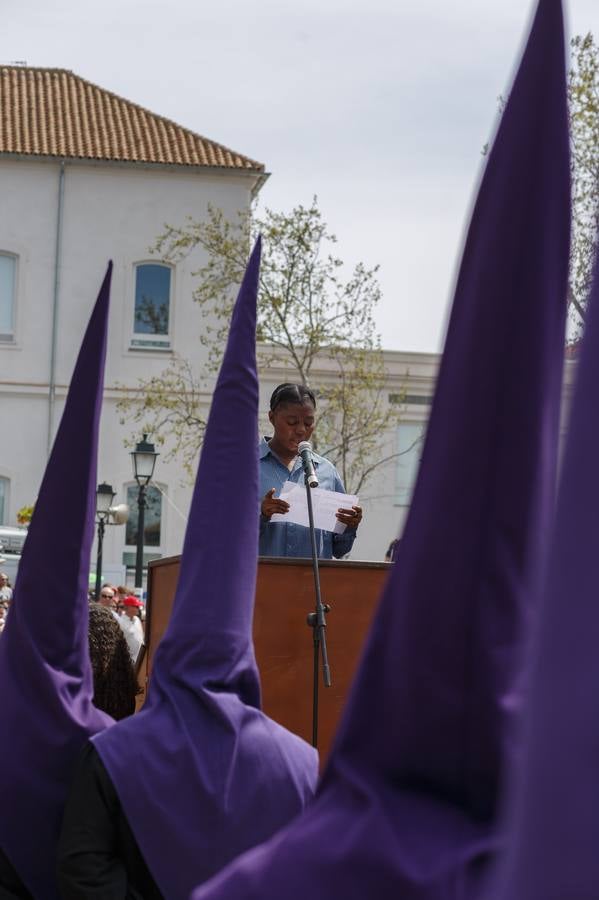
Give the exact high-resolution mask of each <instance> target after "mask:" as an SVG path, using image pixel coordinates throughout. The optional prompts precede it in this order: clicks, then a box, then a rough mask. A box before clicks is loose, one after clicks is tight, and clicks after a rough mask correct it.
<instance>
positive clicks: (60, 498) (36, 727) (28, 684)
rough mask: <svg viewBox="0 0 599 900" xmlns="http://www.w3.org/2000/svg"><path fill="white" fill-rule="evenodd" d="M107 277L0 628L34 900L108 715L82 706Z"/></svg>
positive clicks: (8, 815) (4, 843)
mask: <svg viewBox="0 0 599 900" xmlns="http://www.w3.org/2000/svg"><path fill="white" fill-rule="evenodd" d="M111 275H112V263H109V265H108V270H107V272H106V276H105V278H104V282H103V284H102V287H101V289H100V293H99V295H98V299H97V301H96V305H95V307H94V310H93V313H92V316H91V319H90V321H89V324H88V326H87V331H86V332H85V337H84V338H83V343H82V345H81V350H80V351H79V356H78V358H77V363H76V366H75V370H74V372H73V377H72V379H71V385H70V387H69V393H68V396H67V399H66V403H65V408H64V412H63V414H62V419H61V422H60V426H59V429H58V432H57V434H56V439H55V441H54V446H53V448H52V454H51V456H50V459H49V461H48V465H47V466H46V472H45V474H44V478H43V481H42V485H41V488H40V491H39V495H38V498H37V501H36V503H35V511H34V514H33V517H32V520H31V524H30V526H29V533H28V535H27V540H26V541H25V546H24V547H23V556H22V558H21V562H20V564H19V573H18V576H17V582H16V586H15V591H14V599H13V603H12V606H11V609H10V612H9V615H8V620H7V623H6V627H5V629H4V632H3V633H2V636H1V637H0V684H1V685H2V700H1V701H0V759H2V777H1V778H0V847H1V848H2V850H3V851H4V853H5V854H6V856H7V857H8V859H9V860H10V862H11V863H12V865H13V866H14V868H15V869H16V871H17V872H18V874H19V875H20V877H21V879H22V880H23V882H24V883H25V884H26V886H27V887H28V889H29V890H30V891H31V893H32V894H33V895H34V896H35V897H36V898H40V900H42V898H43V900H54V898H57V897H58V889H57V885H56V875H55V871H56V845H57V841H58V834H59V830H60V822H61V818H62V811H63V808H64V804H65V800H66V795H67V791H68V789H69V786H70V783H71V778H72V774H73V767H74V764H75V762H76V760H77V757H78V755H79V753H80V751H81V749H82V747H83V746H84V744H85V742H86V740H88V738H89V737H90V736H91V735H93V734H96V733H97V732H98V731H102V729H104V728H106V726H107V725H110V724H112V721H113V720H112V719H111V718H110V716H107V715H106V714H105V713H103V712H100V710H98V709H96V707H95V706H93V705H92V697H93V678H92V668H91V663H90V659H89V647H88V599H87V590H88V578H89V566H90V554H91V547H92V542H93V537H94V515H95V506H96V468H97V453H98V426H99V420H100V410H101V407H102V391H103V384H104V360H105V356H106V331H107V323H108V308H109V298H110V279H111ZM65 509H66V511H65Z"/></svg>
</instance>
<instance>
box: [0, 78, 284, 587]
mask: <svg viewBox="0 0 599 900" xmlns="http://www.w3.org/2000/svg"><path fill="white" fill-rule="evenodd" d="M200 130H201V129H200ZM266 177H267V176H266V173H265V169H264V165H263V164H262V163H260V162H256V161H255V160H254V159H252V158H250V156H246V155H244V154H243V153H240V152H238V151H235V150H231V149H229V148H227V147H225V146H223V145H222V144H220V143H218V142H217V141H215V140H210V139H208V138H205V137H202V136H201V135H200V134H197V133H196V132H195V131H192V130H190V129H187V128H184V127H182V126H181V125H177V124H175V123H174V122H172V121H170V120H169V119H167V118H165V117H164V116H161V115H159V114H158V113H155V112H149V111H148V110H147V109H144V108H142V107H141V106H138V105H137V104H135V103H132V102H131V101H130V100H125V99H123V98H122V97H119V96H117V95H116V94H113V93H111V92H110V91H107V90H104V89H103V88H102V87H100V86H98V85H95V84H92V83H91V82H89V81H86V80H85V79H84V78H81V77H80V76H78V75H76V74H75V73H73V72H69V71H66V70H64V69H53V68H52V69H46V68H43V69H42V68H30V67H27V66H0V208H1V209H2V215H1V216H0V403H1V405H2V411H3V416H4V417H5V419H4V421H5V427H4V429H3V439H2V452H1V453H0V525H5V524H6V525H8V524H14V523H15V520H16V512H17V510H18V509H19V508H20V507H22V506H26V505H28V504H30V503H31V502H33V501H34V500H35V497H36V494H37V490H38V485H39V481H40V478H41V475H42V473H43V470H44V466H45V462H46V458H47V454H48V452H49V448H50V446H51V443H52V439H53V436H54V434H55V431H56V427H57V425H58V422H59V420H60V414H61V411H62V406H63V402H64V397H65V393H66V387H67V385H68V382H69V379H70V377H71V371H72V366H73V363H74V360H75V355H76V352H77V349H78V347H79V344H80V341H81V336H82V334H83V330H84V327H85V323H86V321H87V318H88V316H89V313H90V310H91V307H92V303H93V301H94V298H95V295H96V293H97V290H98V287H99V284H100V281H101V278H102V275H103V273H104V271H105V269H106V264H107V261H108V260H109V259H112V260H113V262H114V269H113V278H112V291H111V312H110V323H109V339H108V355H107V365H106V378H105V386H106V387H105V393H104V405H103V413H102V430H101V443H100V455H99V471H98V475H99V480H100V481H102V480H105V481H107V482H109V483H110V484H112V485H113V486H114V488H115V491H116V493H117V498H116V502H126V501H130V502H131V504H132V506H133V510H134V508H135V502H136V501H135V497H136V496H137V490H136V485H135V482H134V481H133V476H132V472H131V461H130V457H129V449H128V447H126V446H125V443H124V442H125V440H126V439H129V440H133V441H135V440H138V439H139V435H138V434H136V433H134V432H133V426H131V424H130V423H123V422H121V419H120V416H119V414H118V411H117V406H116V404H117V400H118V398H119V397H120V396H121V392H122V389H123V388H124V387H126V388H134V387H136V386H137V384H138V381H139V379H140V378H142V377H143V378H147V377H149V376H152V375H159V374H160V373H161V372H162V371H163V370H164V369H165V367H167V366H168V365H169V364H170V363H172V362H173V360H174V359H175V357H176V356H181V357H184V358H185V359H188V360H191V361H192V364H193V366H194V368H195V369H196V371H199V369H200V368H201V367H202V363H203V360H204V359H205V354H206V350H205V348H204V347H203V345H202V337H203V336H204V334H205V331H206V328H207V326H208V325H209V322H207V320H206V319H205V318H204V317H203V316H202V314H201V312H200V310H199V309H198V306H197V304H196V303H194V301H193V290H194V287H195V286H196V282H195V281H194V277H193V273H194V272H195V271H197V269H199V268H201V267H202V266H203V265H205V264H206V262H207V260H208V258H207V255H206V252H205V251H204V250H203V248H201V247H196V248H194V249H193V250H192V251H191V252H190V253H189V254H185V255H183V256H182V258H180V259H177V260H176V261H173V260H170V259H169V260H166V259H161V258H160V256H158V255H157V254H156V253H154V252H153V251H152V250H151V249H150V248H152V247H153V246H155V244H156V241H157V238H158V237H159V236H160V235H161V234H162V233H163V232H164V230H165V225H166V224H167V223H168V224H169V225H173V226H182V225H184V224H185V222H186V221H187V219H188V217H190V218H191V219H193V220H195V221H202V220H203V219H205V218H206V216H207V211H208V207H209V206H212V207H215V208H218V209H220V210H222V211H223V214H224V215H225V216H226V218H227V219H229V220H231V221H235V220H236V218H237V216H238V214H239V213H240V212H241V213H245V212H247V211H248V210H249V208H250V204H251V202H252V198H253V197H254V196H255V195H256V193H257V191H258V190H259V189H260V187H261V185H262V184H263V183H264V181H265V179H266ZM203 401H205V404H206V406H207V405H208V403H209V401H210V392H209V390H206V393H205V397H204V398H203ZM189 499H190V489H189V486H188V485H187V484H186V478H185V473H184V471H183V469H182V466H181V465H180V464H179V463H177V462H176V461H171V462H168V463H167V462H166V461H165V459H164V454H163V455H162V457H161V459H160V463H159V465H158V467H157V470H156V487H155V488H152V491H151V497H150V507H149V508H148V510H147V518H146V525H147V528H146V530H145V534H146V540H145V545H146V546H145V555H146V559H148V558H151V557H152V556H160V555H164V554H167V553H172V552H177V551H178V550H179V549H180V547H181V543H182V539H183V533H184V529H185V515H184V513H185V510H186V509H187V507H188V504H189ZM65 504H66V505H67V507H68V485H65ZM57 514H58V511H57ZM135 528H136V526H135V512H134V511H133V514H132V517H131V521H130V523H129V524H128V525H127V526H124V527H120V528H110V529H107V533H106V540H105V544H104V570H105V572H106V573H107V575H108V577H113V578H114V579H115V580H118V581H119V582H121V581H124V580H125V578H126V577H127V578H128V579H129V581H131V565H132V560H133V558H134V555H135V546H134V544H135Z"/></svg>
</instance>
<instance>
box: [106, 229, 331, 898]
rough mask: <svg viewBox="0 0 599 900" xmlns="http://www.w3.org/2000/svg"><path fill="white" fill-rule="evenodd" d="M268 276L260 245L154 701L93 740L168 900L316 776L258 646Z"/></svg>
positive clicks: (217, 400) (289, 812)
mask: <svg viewBox="0 0 599 900" xmlns="http://www.w3.org/2000/svg"><path fill="white" fill-rule="evenodd" d="M259 269H260V240H258V243H257V245H256V247H255V248H254V251H253V253H252V256H251V258H250V261H249V263H248V268H247V271H246V274H245V277H244V280H243V283H242V285H241V289H240V292H239V296H238V298H237V303H236V306H235V311H234V313H233V319H232V323H231V330H230V334H229V340H228V344H227V349H226V352H225V356H224V360H223V363H222V367H221V371H220V375H219V378H218V381H217V385H216V389H215V392H214V397H213V400H212V407H211V410H210V416H209V420H208V425H207V428H206V434H205V437H204V444H203V447H202V453H201V458H200V465H199V469H198V474H197V478H196V484H195V489H194V494H193V499H192V504H191V511H190V515H189V521H188V525H187V532H186V535H185V544H184V547H183V556H182V558H181V567H180V573H179V583H178V586H177V592H176V597H175V603H174V607H173V612H172V616H171V620H170V622H169V626H168V629H167V631H166V634H165V635H164V637H163V639H162V642H161V643H160V645H159V647H158V650H157V653H156V658H155V662H154V667H153V671H152V677H151V681H150V687H149V695H148V700H147V702H146V704H145V705H144V708H143V709H142V711H141V712H140V713H139V714H138V715H136V716H134V717H133V718H131V719H126V720H124V721H123V722H120V723H118V724H117V725H115V726H114V728H111V729H110V733H109V732H105V733H104V734H103V735H100V736H98V738H97V739H95V740H94V745H95V747H96V749H97V751H98V753H99V754H100V757H101V758H102V761H103V763H104V765H105V766H106V768H107V770H108V773H109V775H110V777H111V779H112V781H113V784H114V786H115V788H116V790H117V793H118V795H119V799H120V801H121V804H122V807H123V810H124V812H125V815H126V817H127V819H128V821H129V824H130V826H131V828H132V830H133V833H134V835H135V838H136V840H137V842H138V844H139V847H140V850H141V852H142V854H143V856H144V859H145V860H146V863H147V865H148V867H149V869H150V871H151V873H152V875H153V877H154V879H155V881H156V883H157V885H158V887H159V888H160V890H161V892H162V893H163V894H164V896H165V897H168V900H187V898H188V897H189V893H190V891H191V890H192V888H193V887H194V885H196V884H197V883H198V882H200V881H204V880H205V879H207V878H208V877H209V876H210V875H212V874H213V873H214V872H217V871H218V870H219V869H220V868H222V866H224V865H225V864H226V863H227V862H229V861H230V860H231V859H233V858H234V857H235V856H236V855H237V854H239V853H241V852H242V851H244V850H246V849H247V848H249V847H253V846H254V845H255V844H257V843H259V842H260V841H263V840H265V839H266V838H267V837H270V836H271V835H272V834H273V833H274V832H275V831H277V830H278V829H279V828H281V827H282V826H283V825H285V824H287V823H288V822H289V821H290V820H291V819H292V818H293V817H294V816H295V815H297V814H298V813H299V812H301V810H302V809H303V808H304V806H305V804H306V802H307V801H308V799H310V798H311V797H312V795H313V792H314V788H315V785H316V779H317V768H318V759H317V754H316V752H315V751H314V750H313V748H312V747H310V746H309V745H308V744H306V743H305V741H303V740H301V739H300V738H299V737H297V736H296V735H294V734H291V733H290V732H288V731H287V730H285V729H284V728H282V727H281V726H280V725H277V724H276V723H275V722H273V721H272V720H271V719H269V718H268V717H267V716H265V715H264V714H263V713H262V712H261V711H260V681H259V675H258V669H257V666H256V661H255V658H254V645H253V639H252V620H253V612H254V594H255V584H256V569H257V555H258V510H259V499H260V497H259V484H258V379H257V375H256V297H257V291H258V277H259ZM232 534H234V536H235V540H234V541H233V540H231V535H232ZM231 548H233V549H231ZM132 759H134V760H135V765H134V766H132V765H131V760H132Z"/></svg>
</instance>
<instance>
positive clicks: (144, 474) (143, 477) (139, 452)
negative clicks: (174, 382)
mask: <svg viewBox="0 0 599 900" xmlns="http://www.w3.org/2000/svg"><path fill="white" fill-rule="evenodd" d="M147 437H148V435H147V434H144V435H143V437H142V439H141V441H140V442H139V443H138V444H136V445H135V450H133V451H132V452H131V459H132V462H133V477H134V478H135V480H136V482H137V485H138V488H139V491H138V494H137V547H136V554H135V587H136V588H141V587H142V580H143V567H144V516H145V510H146V488H147V487H148V485H149V483H150V481H151V480H152V475H153V474H154V466H155V465H156V457H157V456H158V453H156V450H155V449H154V444H150V443H148V441H147V440H146V438H147Z"/></svg>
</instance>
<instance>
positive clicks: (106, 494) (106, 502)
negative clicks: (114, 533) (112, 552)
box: [94, 481, 114, 603]
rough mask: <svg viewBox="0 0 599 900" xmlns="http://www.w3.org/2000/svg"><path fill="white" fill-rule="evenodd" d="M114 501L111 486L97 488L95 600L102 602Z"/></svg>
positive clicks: (103, 485) (104, 484) (104, 483)
mask: <svg viewBox="0 0 599 900" xmlns="http://www.w3.org/2000/svg"><path fill="white" fill-rule="evenodd" d="M113 500H114V491H113V489H112V487H111V485H109V484H106V482H105V481H103V482H102V484H99V485H98V487H97V488H96V524H97V526H98V555H97V557H96V587H95V590H94V599H95V601H96V603H98V602H99V600H100V588H101V587H102V549H103V545H104V529H105V528H106V521H107V519H108V517H109V515H110V507H111V506H112V501H113Z"/></svg>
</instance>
